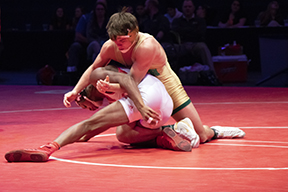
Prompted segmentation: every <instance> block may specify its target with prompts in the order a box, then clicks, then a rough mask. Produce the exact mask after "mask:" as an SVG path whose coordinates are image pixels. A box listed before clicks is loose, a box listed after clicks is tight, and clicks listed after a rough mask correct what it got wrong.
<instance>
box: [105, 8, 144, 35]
mask: <svg viewBox="0 0 288 192" xmlns="http://www.w3.org/2000/svg"><path fill="white" fill-rule="evenodd" d="M126 10H127V8H126V7H123V9H122V11H121V12H118V13H115V14H113V15H112V16H111V17H110V19H109V21H108V24H107V26H106V29H107V33H108V35H109V38H110V39H112V40H115V39H116V37H117V36H120V35H127V34H128V30H127V29H129V30H131V31H133V30H134V29H136V30H137V32H138V30H139V27H138V22H137V19H136V17H135V16H134V15H132V14H131V13H128V12H126Z"/></svg>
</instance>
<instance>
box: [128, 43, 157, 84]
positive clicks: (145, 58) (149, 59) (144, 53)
mask: <svg viewBox="0 0 288 192" xmlns="http://www.w3.org/2000/svg"><path fill="white" fill-rule="evenodd" d="M159 45H160V44H159V43H158V42H157V41H156V40H155V39H154V38H147V39H145V40H144V41H143V42H142V43H141V45H140V46H139V47H138V49H137V50H136V52H135V62H134V63H133V65H132V67H131V70H130V75H131V76H132V77H133V79H134V80H135V82H136V83H139V82H140V81H141V80H142V79H143V78H144V76H145V75H146V74H147V72H148V70H149V69H150V67H151V65H152V63H153V62H155V60H158V59H159V58H158V55H159V51H160V50H159V49H162V48H160V47H159Z"/></svg>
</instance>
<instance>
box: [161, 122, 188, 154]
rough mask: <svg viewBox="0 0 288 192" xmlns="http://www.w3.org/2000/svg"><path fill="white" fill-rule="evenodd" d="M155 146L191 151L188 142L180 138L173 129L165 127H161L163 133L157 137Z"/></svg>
mask: <svg viewBox="0 0 288 192" xmlns="http://www.w3.org/2000/svg"><path fill="white" fill-rule="evenodd" d="M156 142H157V146H158V147H162V148H165V149H171V150H174V151H187V152H188V151H191V150H192V147H191V145H190V143H189V142H188V141H187V140H185V139H183V138H181V137H180V136H179V135H178V134H177V133H176V132H175V131H173V129H171V128H169V127H166V128H164V129H163V135H162V136H158V137H157V140H156Z"/></svg>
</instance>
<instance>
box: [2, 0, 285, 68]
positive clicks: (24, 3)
mask: <svg viewBox="0 0 288 192" xmlns="http://www.w3.org/2000/svg"><path fill="white" fill-rule="evenodd" d="M139 2H141V1H136V0H117V1H116V0H114V1H113V0H107V3H108V11H109V13H110V15H111V14H112V13H114V12H116V11H117V10H118V9H119V7H121V6H124V5H132V6H135V5H136V4H137V3H139ZM159 2H160V5H161V6H160V9H161V12H162V13H165V11H166V4H167V1H165V0H159ZM175 2H176V4H177V5H178V8H179V9H180V10H181V5H182V0H181V1H176V0H175ZM240 2H241V3H242V6H243V8H244V10H245V12H246V15H247V17H248V26H249V27H248V28H239V29H220V28H212V29H211V28H210V29H207V33H206V43H207V45H208V47H209V49H210V51H211V53H212V55H217V54H218V47H219V46H223V45H224V44H226V43H233V41H236V42H237V43H239V44H241V45H242V46H243V51H244V54H246V55H247V57H248V59H251V62H250V64H249V67H248V70H249V71H261V61H260V52H259V50H260V47H259V38H260V37H262V36H267V35H270V36H273V38H274V37H275V36H277V37H281V38H282V37H283V38H284V39H287V35H288V27H276V28H255V27H254V26H253V24H254V20H255V18H256V17H257V15H258V14H259V13H260V12H261V11H264V10H266V8H267V5H268V3H269V2H270V0H242V1H240ZM278 2H279V5H280V10H281V12H282V13H283V15H285V16H287V15H288V0H278ZM200 3H201V4H207V5H210V6H211V7H212V8H213V9H214V10H215V11H216V12H217V13H218V14H217V15H220V14H221V11H223V10H225V9H229V8H230V5H231V3H232V1H231V0H194V4H195V6H196V7H197V6H198V5H199V4H200ZM94 4H95V0H1V2H0V6H1V8H2V16H1V18H2V41H3V45H4V49H3V51H2V55H1V57H0V69H9V70H10V69H13V70H15V69H18V70H22V69H27V68H28V69H36V70H37V69H40V68H42V67H43V66H45V65H46V64H49V65H51V66H52V67H54V68H55V69H56V70H65V67H66V66H65V62H66V58H65V53H66V52H67V50H68V49H69V46H70V44H71V43H72V42H73V37H74V32H73V31H68V32H67V31H65V32H50V31H46V32H43V29H42V24H47V23H49V22H50V19H51V18H52V16H53V15H54V13H55V10H56V8H57V7H59V6H61V7H63V8H64V13H65V15H66V16H67V17H69V18H72V17H73V15H74V10H75V7H76V6H78V5H80V6H83V7H85V9H86V12H89V11H91V9H92V8H93V6H94ZM27 23H29V24H31V31H29V32H26V30H25V24H27ZM280 49H281V47H280Z"/></svg>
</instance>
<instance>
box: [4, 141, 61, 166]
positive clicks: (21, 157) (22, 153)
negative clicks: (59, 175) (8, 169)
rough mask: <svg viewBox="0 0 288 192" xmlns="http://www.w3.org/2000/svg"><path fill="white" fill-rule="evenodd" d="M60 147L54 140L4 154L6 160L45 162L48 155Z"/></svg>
mask: <svg viewBox="0 0 288 192" xmlns="http://www.w3.org/2000/svg"><path fill="white" fill-rule="evenodd" d="M59 148H60V146H59V144H58V143H56V142H52V143H48V144H46V145H43V146H41V147H39V148H37V149H19V150H13V151H9V152H8V153H6V154H5V159H6V160H7V161H8V162H46V161H48V159H49V157H50V155H51V154H52V153H53V152H55V151H57V150H58V149H59Z"/></svg>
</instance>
